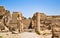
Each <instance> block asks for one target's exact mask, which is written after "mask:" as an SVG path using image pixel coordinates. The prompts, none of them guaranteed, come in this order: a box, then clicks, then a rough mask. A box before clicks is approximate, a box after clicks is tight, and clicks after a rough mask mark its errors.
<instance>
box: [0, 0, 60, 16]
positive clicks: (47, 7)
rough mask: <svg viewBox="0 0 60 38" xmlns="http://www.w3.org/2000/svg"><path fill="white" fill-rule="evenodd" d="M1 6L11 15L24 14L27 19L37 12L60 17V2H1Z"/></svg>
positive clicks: (49, 0)
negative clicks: (14, 13)
mask: <svg viewBox="0 0 60 38" xmlns="http://www.w3.org/2000/svg"><path fill="white" fill-rule="evenodd" d="M0 6H4V7H5V9H7V10H10V12H11V13H12V12H14V11H18V12H22V14H23V16H25V17H32V16H33V14H34V13H35V12H42V13H45V14H46V15H60V0H0Z"/></svg>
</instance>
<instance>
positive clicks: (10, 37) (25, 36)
mask: <svg viewBox="0 0 60 38" xmlns="http://www.w3.org/2000/svg"><path fill="white" fill-rule="evenodd" d="M0 36H2V37H3V38H51V36H52V35H38V34H36V33H34V32H23V33H20V34H11V33H10V32H8V33H0Z"/></svg>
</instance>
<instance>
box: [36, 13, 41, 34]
mask: <svg viewBox="0 0 60 38" xmlns="http://www.w3.org/2000/svg"><path fill="white" fill-rule="evenodd" d="M35 29H36V31H38V32H39V33H40V13H39V12H37V13H36V28H35Z"/></svg>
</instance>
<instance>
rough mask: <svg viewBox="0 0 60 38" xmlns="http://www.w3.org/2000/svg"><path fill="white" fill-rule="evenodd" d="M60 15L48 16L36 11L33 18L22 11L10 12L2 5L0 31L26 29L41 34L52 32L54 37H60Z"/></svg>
mask: <svg viewBox="0 0 60 38" xmlns="http://www.w3.org/2000/svg"><path fill="white" fill-rule="evenodd" d="M59 25H60V15H56V16H47V15H45V14H44V13H40V12H36V13H35V14H34V15H33V17H32V18H30V19H26V18H25V17H24V16H23V15H22V12H13V13H12V14H10V11H9V10H6V9H5V8H4V6H0V32H12V33H21V32H25V31H31V32H35V31H38V32H39V33H40V34H42V35H44V34H49V33H51V34H52V38H60V26H59Z"/></svg>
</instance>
